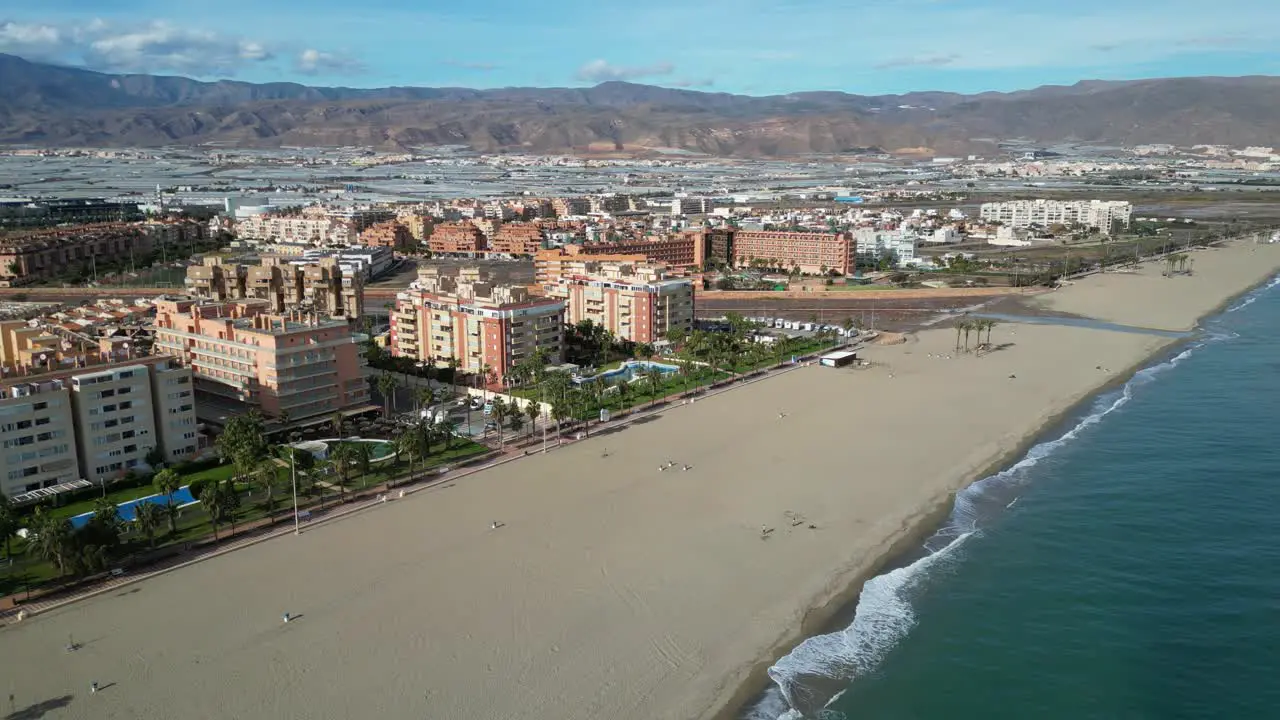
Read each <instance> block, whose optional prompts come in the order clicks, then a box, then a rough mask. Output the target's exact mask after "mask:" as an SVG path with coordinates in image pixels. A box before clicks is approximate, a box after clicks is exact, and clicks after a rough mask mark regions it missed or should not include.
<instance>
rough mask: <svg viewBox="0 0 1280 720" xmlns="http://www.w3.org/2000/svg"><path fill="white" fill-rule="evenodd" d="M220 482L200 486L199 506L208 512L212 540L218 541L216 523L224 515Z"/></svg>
mask: <svg viewBox="0 0 1280 720" xmlns="http://www.w3.org/2000/svg"><path fill="white" fill-rule="evenodd" d="M223 492H224V491H223V489H222V483H216V482H211V483H206V484H205V485H204V486H203V487H201V488H200V497H198V498H197V499H198V500H199V501H200V505H201V507H203V508H204V511H205V512H206V513H208V514H209V526H210V527H211V528H213V541H214V542H218V523H220V522H222V519H223V518H224V517H225V516H226V506H225V503H224V501H223V499H222V494H223Z"/></svg>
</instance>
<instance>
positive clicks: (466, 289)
mask: <svg viewBox="0 0 1280 720" xmlns="http://www.w3.org/2000/svg"><path fill="white" fill-rule="evenodd" d="M416 285H417V287H416V288H413V289H410V290H408V291H405V292H402V293H400V294H399V295H398V296H397V298H396V308H395V311H394V312H393V313H392V314H391V333H390V339H389V343H388V346H389V347H390V349H391V354H392V355H395V356H396V357H407V358H412V359H414V360H418V361H421V362H435V363H443V362H445V361H447V360H448V359H449V358H455V359H456V360H457V361H458V363H459V365H458V367H459V369H461V370H462V371H464V372H470V373H477V372H480V371H481V370H482V369H483V368H488V369H489V371H490V372H492V373H493V374H494V375H495V376H496V378H497V381H498V382H499V383H501V382H502V380H503V378H505V377H506V375H508V374H509V373H510V372H511V369H512V368H513V367H515V366H516V365H518V364H519V363H521V362H523V361H525V360H527V359H529V358H530V357H532V356H533V353H534V352H535V351H536V350H538V349H541V350H542V351H543V352H544V353H545V354H546V356H547V358H549V359H550V361H551V362H553V363H555V362H559V361H560V358H561V357H562V353H563V345H562V338H563V332H564V303H562V302H560V301H559V300H553V299H550V298H545V297H538V296H534V295H531V294H530V293H529V291H528V288H525V287H523V286H513V285H498V284H495V283H493V282H491V281H490V280H489V278H488V276H487V275H486V274H485V273H484V272H483V271H481V270H478V269H475V268H464V269H462V270H461V271H459V273H458V274H457V275H449V274H443V273H441V272H439V271H438V269H437V268H427V269H424V270H423V271H422V272H420V273H419V276H418V281H417V283H416Z"/></svg>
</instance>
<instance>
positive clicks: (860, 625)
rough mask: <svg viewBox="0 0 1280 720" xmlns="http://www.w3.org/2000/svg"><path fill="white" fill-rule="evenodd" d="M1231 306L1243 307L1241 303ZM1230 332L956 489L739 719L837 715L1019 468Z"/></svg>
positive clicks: (1008, 498) (1016, 478)
mask: <svg viewBox="0 0 1280 720" xmlns="http://www.w3.org/2000/svg"><path fill="white" fill-rule="evenodd" d="M1277 284H1280V278H1276V279H1275V280H1273V281H1272V282H1271V283H1270V284H1268V285H1267V286H1266V288H1271V287H1274V286H1276V285H1277ZM1266 288H1263V289H1266ZM1259 292H1260V291H1259ZM1257 294H1258V293H1257V292H1256V293H1253V294H1251V295H1250V296H1249V297H1248V298H1246V300H1245V301H1242V302H1244V303H1247V302H1252V300H1253V299H1255V298H1256V296H1257ZM1238 307H1243V304H1242V305H1240V306H1237V309H1238ZM1231 337H1232V336H1230V335H1222V334H1219V335H1214V334H1210V335H1209V336H1208V337H1206V338H1204V339H1202V340H1200V341H1197V342H1195V343H1193V344H1191V345H1190V346H1188V347H1186V348H1185V349H1183V350H1182V351H1181V352H1179V353H1178V354H1176V355H1174V356H1173V357H1171V358H1169V359H1168V360H1165V361H1163V362H1160V363H1158V364H1156V365H1152V366H1150V367H1147V368H1144V369H1142V370H1139V371H1138V372H1137V373H1135V374H1134V376H1133V377H1132V378H1130V379H1129V381H1128V382H1126V383H1125V384H1124V385H1123V386H1122V387H1121V388H1120V389H1119V390H1116V391H1112V392H1109V393H1105V394H1103V395H1102V396H1100V397H1099V398H1098V399H1097V400H1096V401H1095V402H1094V404H1093V405H1092V406H1091V407H1090V409H1089V411H1088V412H1087V413H1086V414H1085V415H1084V416H1083V417H1082V418H1080V419H1079V420H1078V421H1077V422H1076V423H1075V424H1074V425H1073V426H1072V427H1071V428H1070V429H1068V430H1067V431H1066V432H1065V433H1063V434H1062V435H1060V436H1058V437H1057V438H1055V439H1053V440H1048V441H1046V442H1042V443H1039V444H1037V445H1035V446H1033V447H1032V448H1031V449H1030V450H1028V451H1027V453H1026V455H1024V456H1023V457H1022V459H1021V460H1019V461H1018V462H1017V463H1015V464H1014V465H1012V466H1011V467H1009V468H1007V469H1005V470H1003V471H1001V472H999V473H996V474H994V475H990V476H988V477H985V478H983V479H981V480H979V481H977V482H975V483H973V484H972V485H970V486H969V487H967V488H965V489H964V490H963V491H961V492H959V493H958V494H957V495H956V500H955V507H954V508H953V510H952V512H951V514H950V516H949V517H948V520H947V522H946V523H945V524H944V525H943V527H942V528H941V529H939V530H938V532H937V533H935V534H934V535H933V536H932V537H930V538H929V539H928V540H927V541H926V542H925V544H924V549H925V551H926V553H927V554H926V555H925V556H924V557H921V558H920V559H919V560H916V561H915V562H913V563H911V564H910V565H907V566H905V567H900V568H897V569H894V570H892V571H890V572H887V573H885V574H883V575H879V576H877V577H875V578H872V579H871V580H868V581H867V582H866V584H865V585H863V588H862V592H861V594H860V595H859V596H858V604H857V608H856V612H855V615H854V619H853V622H852V623H851V624H850V625H849V626H848V627H846V628H845V629H843V630H841V631H838V632H834V633H829V634H826V635H818V636H815V637H812V638H809V639H807V640H805V641H804V642H802V643H800V645H798V646H797V647H796V648H795V649H794V650H792V651H791V652H790V653H788V654H787V655H786V656H784V657H782V658H781V659H779V660H778V662H777V663H775V664H774V665H773V667H771V668H769V677H770V678H772V679H773V681H774V686H773V687H771V688H769V690H767V691H766V692H765V693H764V695H763V696H762V697H761V698H760V700H759V701H758V702H757V703H756V704H755V705H753V706H751V707H750V708H748V709H747V711H746V712H745V714H744V716H743V717H744V718H746V719H747V720H801V718H820V719H822V720H826V718H828V717H830V718H836V717H843V716H842V715H840V714H839V713H835V711H833V710H830V709H829V708H828V707H827V706H829V705H830V704H831V702H832V701H833V700H834V699H835V698H836V697H838V696H839V695H840V694H842V693H843V691H844V690H845V689H847V688H848V686H849V684H850V682H852V681H853V680H855V679H856V678H858V677H860V676H863V675H865V674H866V673H867V672H869V671H870V670H871V669H873V668H874V667H875V666H876V665H877V664H879V662H880V661H881V660H882V659H883V658H884V657H885V655H886V654H887V653H888V652H889V651H890V650H892V649H893V647H894V646H895V645H897V644H898V642H900V641H901V640H902V638H903V637H905V636H906V634H907V633H908V632H910V630H911V628H912V627H913V626H914V625H915V621H916V620H915V614H914V612H913V609H912V602H911V600H912V594H913V593H912V591H913V590H914V589H916V588H917V587H919V586H920V584H921V583H922V582H924V581H925V580H926V579H927V578H928V576H929V571H930V569H932V568H934V567H937V566H938V565H939V564H940V563H944V562H947V561H948V559H949V558H952V557H954V556H956V555H957V552H956V551H957V550H958V549H959V548H960V546H961V545H962V544H963V543H964V542H965V541H966V540H967V539H968V538H970V537H972V536H973V535H975V534H978V533H980V531H981V527H982V525H983V523H984V522H985V521H988V520H990V519H991V518H992V517H994V516H995V515H998V514H999V512H1000V511H1003V510H1005V509H1006V508H1008V507H1009V505H1010V504H1011V502H1012V500H1013V499H1016V497H1017V493H1018V491H1019V488H1020V487H1021V486H1023V485H1024V484H1025V483H1026V482H1028V481H1029V477H1028V473H1027V471H1028V470H1029V469H1030V468H1032V467H1034V466H1035V465H1036V464H1038V463H1040V462H1042V461H1043V460H1044V459H1046V458H1048V457H1050V456H1051V455H1053V454H1054V453H1055V452H1056V451H1058V450H1059V449H1060V448H1062V447H1063V446H1065V445H1067V444H1068V443H1070V442H1072V441H1073V440H1075V439H1076V438H1077V437H1079V436H1080V434H1081V433H1083V432H1084V431H1085V430H1086V429H1087V428H1089V427H1091V426H1093V425H1096V424H1097V423H1099V422H1101V421H1102V419H1103V418H1104V417H1106V416H1107V415H1110V414H1111V413H1113V412H1115V411H1116V410H1119V409H1120V408H1122V407H1124V405H1125V404H1127V403H1128V402H1129V400H1130V399H1131V398H1132V397H1133V393H1134V390H1135V389H1136V388H1138V387H1141V386H1142V385H1145V384H1147V383H1149V382H1151V381H1152V380H1153V379H1155V378H1156V377H1157V376H1158V375H1160V374H1161V373H1163V372H1165V371H1166V370H1169V369H1171V368H1174V367H1177V366H1178V365H1179V364H1180V363H1182V362H1183V361H1184V360H1186V359H1187V358H1189V357H1191V356H1192V355H1193V354H1194V353H1195V351H1196V350H1197V349H1199V348H1200V347H1203V346H1204V345H1206V344H1208V343H1210V342H1219V341H1223V340H1228V339H1230V338H1231Z"/></svg>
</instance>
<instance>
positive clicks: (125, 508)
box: [71, 485, 196, 528]
mask: <svg viewBox="0 0 1280 720" xmlns="http://www.w3.org/2000/svg"><path fill="white" fill-rule="evenodd" d="M168 502H169V498H168V497H167V496H165V495H148V496H146V497H141V498H138V499H137V500H130V501H129V502H126V503H120V504H119V505H117V506H116V513H117V514H118V515H119V516H120V518H121V519H122V520H124V521H125V522H133V520H134V518H136V517H137V516H138V513H137V511H136V510H135V508H137V507H138V504H139V503H151V504H153V505H165V504H166V503H168ZM193 502H196V499H195V497H193V496H192V495H191V487H190V486H189V485H183V486H182V487H180V488H178V489H177V490H176V491H175V492H174V493H173V504H174V505H176V506H179V507H181V506H182V505H189V504H191V503H193ZM92 517H93V513H91V512H87V513H81V514H79V515H76V516H74V517H72V518H71V526H72V527H75V528H81V527H84V525H85V523H87V522H89V519H90V518H92Z"/></svg>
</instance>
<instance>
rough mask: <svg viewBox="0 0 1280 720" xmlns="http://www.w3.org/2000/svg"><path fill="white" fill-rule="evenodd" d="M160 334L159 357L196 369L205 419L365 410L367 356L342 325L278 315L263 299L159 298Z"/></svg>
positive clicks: (296, 418) (315, 317)
mask: <svg viewBox="0 0 1280 720" xmlns="http://www.w3.org/2000/svg"><path fill="white" fill-rule="evenodd" d="M155 335H156V340H155V347H156V352H163V353H167V354H169V355H172V356H173V357H174V358H176V359H177V361H178V362H180V363H181V364H182V365H183V366H184V367H188V368H190V369H191V371H192V373H193V375H194V378H195V390H196V397H197V399H198V401H199V405H198V407H199V416H200V418H201V419H202V420H204V421H208V422H211V423H214V424H219V425H221V424H223V423H224V422H225V419H226V418H227V417H229V416H232V415H234V414H237V413H244V412H247V411H249V410H258V411H259V412H261V413H262V414H263V415H264V416H266V417H270V418H277V419H279V418H281V417H282V416H285V415H287V417H288V418H289V419H290V420H291V421H293V422H296V421H300V420H305V419H308V418H316V417H329V416H331V415H332V414H333V413H334V412H346V413H355V412H360V411H362V410H363V409H365V408H367V407H368V401H369V389H368V383H367V382H366V380H365V378H364V374H363V370H362V368H363V366H364V358H363V356H362V355H361V354H360V351H359V350H360V348H359V346H358V345H357V344H356V338H355V337H354V335H353V334H352V332H351V327H350V325H349V324H348V323H347V322H346V321H345V320H326V319H321V316H319V315H317V314H311V315H305V314H302V313H298V312H294V313H290V314H277V313H273V312H271V307H270V303H269V302H268V301H265V300H241V301H238V302H228V303H212V302H207V301H201V300H194V299H181V300H170V299H161V300H158V301H157V302H156V320H155Z"/></svg>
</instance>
